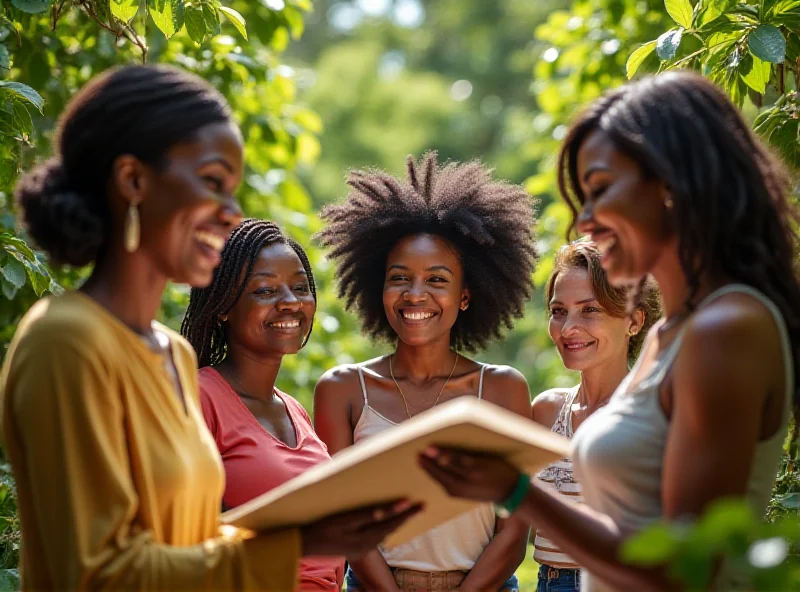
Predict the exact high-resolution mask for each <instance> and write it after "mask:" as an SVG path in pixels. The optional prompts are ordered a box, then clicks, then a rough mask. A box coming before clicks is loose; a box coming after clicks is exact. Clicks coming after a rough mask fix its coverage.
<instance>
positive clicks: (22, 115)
mask: <svg viewBox="0 0 800 592" xmlns="http://www.w3.org/2000/svg"><path fill="white" fill-rule="evenodd" d="M13 103H14V105H13V106H14V122H15V123H16V125H17V129H18V130H20V131H21V132H22V133H24V134H26V135H28V136H29V135H31V134H32V133H33V121H32V120H31V114H30V113H29V112H28V108H27V107H26V106H25V105H24V104H23V103H22V102H21V101H13Z"/></svg>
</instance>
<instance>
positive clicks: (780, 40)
mask: <svg viewBox="0 0 800 592" xmlns="http://www.w3.org/2000/svg"><path fill="white" fill-rule="evenodd" d="M748 44H749V46H750V52H751V53H752V54H753V55H754V56H755V57H757V58H759V59H762V60H764V61H765V62H772V63H773V64H780V63H782V62H783V60H784V59H785V58H786V39H785V38H784V37H783V33H781V30H780V29H779V28H778V27H776V26H774V25H759V26H758V27H756V28H755V29H754V30H753V32H752V33H750V36H749V37H748Z"/></svg>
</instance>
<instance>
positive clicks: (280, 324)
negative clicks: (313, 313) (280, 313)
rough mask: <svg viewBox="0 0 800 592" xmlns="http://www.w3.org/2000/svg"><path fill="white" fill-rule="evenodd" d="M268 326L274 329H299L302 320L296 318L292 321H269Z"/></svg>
mask: <svg viewBox="0 0 800 592" xmlns="http://www.w3.org/2000/svg"><path fill="white" fill-rule="evenodd" d="M267 327H270V328H272V329H285V330H291V329H299V328H300V321H299V319H294V320H291V321H275V322H273V323H267Z"/></svg>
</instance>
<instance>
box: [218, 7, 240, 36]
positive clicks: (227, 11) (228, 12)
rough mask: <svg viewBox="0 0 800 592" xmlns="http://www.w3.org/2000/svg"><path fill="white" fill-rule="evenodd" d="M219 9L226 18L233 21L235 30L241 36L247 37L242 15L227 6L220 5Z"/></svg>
mask: <svg viewBox="0 0 800 592" xmlns="http://www.w3.org/2000/svg"><path fill="white" fill-rule="evenodd" d="M219 11H220V12H221V13H222V14H224V15H225V16H226V17H228V20H229V21H230V22H231V23H233V26H234V27H236V30H237V31H239V33H240V34H241V36H242V37H244V38H245V39H247V29H246V27H245V25H246V23H245V22H244V17H243V16H242V15H241V14H239V13H238V12H236V11H235V10H234V9H233V8H228V7H227V6H220V7H219Z"/></svg>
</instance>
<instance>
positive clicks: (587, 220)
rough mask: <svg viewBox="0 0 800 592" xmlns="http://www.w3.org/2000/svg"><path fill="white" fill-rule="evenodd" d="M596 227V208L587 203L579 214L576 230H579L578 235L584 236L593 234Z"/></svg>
mask: <svg viewBox="0 0 800 592" xmlns="http://www.w3.org/2000/svg"><path fill="white" fill-rule="evenodd" d="M594 226H595V221H594V207H593V206H591V205H590V204H589V202H588V201H587V202H585V203H584V204H583V208H581V211H580V212H578V218H577V219H576V221H575V228H576V229H577V231H578V234H581V235H584V234H589V233H591V231H592V228H594Z"/></svg>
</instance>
